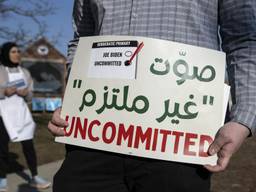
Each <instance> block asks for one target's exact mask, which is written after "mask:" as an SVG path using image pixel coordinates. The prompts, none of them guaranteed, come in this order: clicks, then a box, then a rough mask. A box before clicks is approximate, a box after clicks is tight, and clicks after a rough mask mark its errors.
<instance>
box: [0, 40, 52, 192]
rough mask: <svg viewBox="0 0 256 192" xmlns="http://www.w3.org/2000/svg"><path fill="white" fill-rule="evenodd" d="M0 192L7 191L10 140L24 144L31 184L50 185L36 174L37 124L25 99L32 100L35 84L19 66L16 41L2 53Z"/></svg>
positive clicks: (40, 186)
mask: <svg viewBox="0 0 256 192" xmlns="http://www.w3.org/2000/svg"><path fill="white" fill-rule="evenodd" d="M0 63H1V65H0V192H2V191H7V180H6V174H7V167H8V166H7V165H8V151H9V149H8V143H9V141H13V142H17V141H21V144H22V149H23V153H24V155H25V158H26V161H27V164H28V167H29V169H30V172H31V175H32V177H31V179H30V181H29V184H30V185H31V186H33V187H36V188H40V189H43V188H48V187H49V186H50V184H51V183H50V182H49V181H46V180H44V179H43V178H41V177H39V176H38V175H37V174H38V173H37V160H36V153H35V149H34V144H33V140H32V139H33V136H34V129H35V123H34V121H33V119H32V116H31V113H30V111H29V109H28V107H27V104H26V103H25V100H26V101H28V100H31V98H32V89H33V82H32V78H31V75H30V73H29V72H28V70H26V69H25V68H23V67H21V66H20V50H19V48H18V46H17V45H16V44H15V43H13V42H7V43H4V44H3V45H2V48H1V54H0Z"/></svg>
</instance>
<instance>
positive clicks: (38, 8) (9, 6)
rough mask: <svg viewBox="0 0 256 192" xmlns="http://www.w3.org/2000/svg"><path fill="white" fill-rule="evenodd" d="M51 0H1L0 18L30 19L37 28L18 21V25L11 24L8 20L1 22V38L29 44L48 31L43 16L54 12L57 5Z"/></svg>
mask: <svg viewBox="0 0 256 192" xmlns="http://www.w3.org/2000/svg"><path fill="white" fill-rule="evenodd" d="M50 2H51V1H49V0H39V1H38V0H22V1H20V0H19V1H17V0H16V1H15V0H0V20H2V21H3V20H6V21H10V20H11V19H17V21H18V20H21V19H24V18H26V19H28V20H29V21H30V22H33V24H35V25H33V26H36V29H34V27H33V30H31V28H29V27H25V26H24V23H22V22H18V24H17V25H16V26H10V25H8V24H3V23H8V22H0V38H1V39H3V40H5V41H15V42H17V43H18V44H21V45H27V44H28V43H31V42H32V41H34V40H35V39H37V38H38V37H40V36H44V35H45V34H46V32H47V25H46V23H45V22H44V21H43V18H44V17H45V16H47V15H52V14H54V11H55V10H56V7H54V6H53V5H51V4H50Z"/></svg>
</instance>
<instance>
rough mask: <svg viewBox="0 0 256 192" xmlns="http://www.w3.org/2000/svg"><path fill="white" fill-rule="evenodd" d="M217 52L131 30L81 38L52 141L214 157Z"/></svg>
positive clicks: (212, 160) (220, 77) (219, 106)
mask: <svg viewBox="0 0 256 192" xmlns="http://www.w3.org/2000/svg"><path fill="white" fill-rule="evenodd" d="M225 57H226V56H225V54H224V53H223V52H219V51H215V50H211V49H206V48H202V47H196V46H191V45H186V44H182V43H176V42H171V41H165V40H159V39H153V38H145V37H134V36H94V37H83V38H80V41H79V44H78V48H77V51H76V55H75V58H74V61H73V65H72V69H71V72H70V76H69V80H68V84H67V87H66V91H65V96H64V100H63V105H62V111H61V117H62V118H63V119H65V120H66V121H67V122H68V123H69V126H68V127H66V128H65V131H66V136H64V137H57V138H56V139H55V140H56V141H57V142H62V143H67V144H71V145H78V146H82V147H87V148H93V149H98V150H104V151H110V152H114V153H122V154H127V155H133V156H140V157H147V158H154V159H162V160H168V161H178V162H185V163H194V164H212V165H214V164H216V160H217V157H216V156H208V154H207V149H208V147H209V145H210V144H211V143H212V142H213V139H214V137H215V134H216V133H217V131H218V129H219V128H220V127H221V126H222V125H223V122H224V115H225V110H226V106H227V102H228V95H229V87H228V86H226V85H225V84H224V75H225Z"/></svg>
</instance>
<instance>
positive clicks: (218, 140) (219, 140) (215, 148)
mask: <svg viewBox="0 0 256 192" xmlns="http://www.w3.org/2000/svg"><path fill="white" fill-rule="evenodd" d="M226 143H228V139H227V138H226V137H223V136H222V135H221V134H217V136H216V137H215V139H214V141H213V143H212V144H211V145H210V147H209V149H208V153H209V155H215V154H217V153H218V152H219V151H220V149H221V148H222V147H223V146H224V145H225V144H226Z"/></svg>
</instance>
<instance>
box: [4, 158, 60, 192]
mask: <svg viewBox="0 0 256 192" xmlns="http://www.w3.org/2000/svg"><path fill="white" fill-rule="evenodd" d="M61 163H62V161H57V162H53V163H49V164H45V165H41V166H39V167H38V172H39V175H40V176H42V177H43V178H45V179H47V180H49V181H51V182H52V178H53V175H54V174H55V173H56V172H57V170H58V169H59V167H60V165H61ZM28 173H29V171H28V170H25V171H24V172H22V173H12V174H9V175H8V178H7V181H8V192H52V188H51V187H50V188H48V189H44V190H40V191H39V190H37V189H35V188H32V187H30V186H29V185H28V178H29V174H28Z"/></svg>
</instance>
